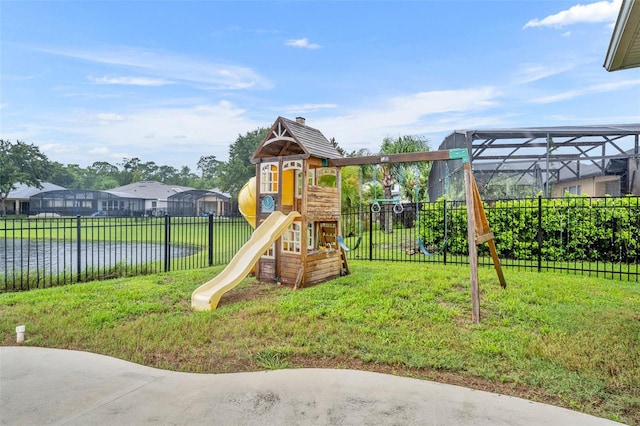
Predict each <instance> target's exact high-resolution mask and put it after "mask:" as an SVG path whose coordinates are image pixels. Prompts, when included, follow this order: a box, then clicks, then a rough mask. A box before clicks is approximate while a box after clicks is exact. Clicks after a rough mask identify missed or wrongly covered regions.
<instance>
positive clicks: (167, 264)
mask: <svg viewBox="0 0 640 426" xmlns="http://www.w3.org/2000/svg"><path fill="white" fill-rule="evenodd" d="M170 245H171V217H170V216H169V215H168V214H167V213H165V215H164V271H165V272H169V271H170V270H171V249H170Z"/></svg>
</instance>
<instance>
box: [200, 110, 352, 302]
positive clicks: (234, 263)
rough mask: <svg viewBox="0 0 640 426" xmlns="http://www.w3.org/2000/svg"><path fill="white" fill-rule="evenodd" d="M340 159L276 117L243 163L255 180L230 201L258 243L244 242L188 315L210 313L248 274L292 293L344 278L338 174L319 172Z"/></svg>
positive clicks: (320, 139)
mask: <svg viewBox="0 0 640 426" xmlns="http://www.w3.org/2000/svg"><path fill="white" fill-rule="evenodd" d="M340 157H341V156H340V154H339V153H338V151H337V150H336V149H335V147H334V146H333V145H332V144H331V142H330V141H329V140H328V139H327V138H325V137H324V136H323V135H322V133H321V132H320V131H318V130H316V129H313V128H311V127H308V126H306V124H305V121H304V119H303V118H301V117H298V118H297V119H296V121H293V120H289V119H286V118H283V117H278V119H277V120H276V122H275V123H274V124H273V126H272V127H271V129H270V130H269V132H268V134H267V136H266V137H265V139H264V140H263V141H262V143H261V144H260V145H259V146H258V148H257V149H256V151H255V153H254V154H253V156H252V158H251V162H252V163H253V164H256V176H255V178H252V179H251V180H250V181H249V182H247V183H246V184H245V185H244V187H243V188H242V190H241V191H240V193H239V195H238V205H239V207H240V212H241V213H242V214H243V216H244V217H245V219H247V221H248V222H249V223H250V224H251V225H252V226H254V227H255V228H256V231H255V232H256V233H258V232H259V233H260V234H263V237H264V238H262V239H261V240H259V241H253V238H252V240H250V241H249V242H247V243H246V244H245V246H249V247H248V248H246V249H245V247H243V248H242V249H241V250H240V252H239V253H238V254H236V256H234V258H233V259H232V260H231V262H230V263H229V265H228V266H227V268H225V270H224V271H223V273H221V274H220V275H219V276H218V277H220V276H223V275H224V276H225V277H224V278H218V277H216V278H214V279H213V280H211V281H209V282H207V283H205V284H203V285H202V286H200V287H199V288H198V289H196V291H194V292H193V294H192V297H191V300H192V303H191V305H192V306H193V307H194V308H195V309H199V310H206V309H215V308H216V306H217V303H218V301H219V299H220V296H221V295H222V294H224V292H226V291H228V290H230V289H231V288H233V287H234V286H235V285H237V284H238V283H239V282H240V281H242V279H243V278H244V277H245V276H246V275H247V274H248V273H249V272H250V270H251V268H252V267H253V268H254V272H255V276H256V278H257V279H258V280H260V281H264V282H278V283H282V284H287V285H292V286H293V287H294V288H300V287H303V286H305V285H311V284H316V283H320V282H323V281H327V280H330V279H333V278H337V277H339V276H341V275H345V274H348V273H349V266H348V264H347V259H346V254H345V253H344V251H343V250H342V249H341V247H340V246H339V244H338V241H337V239H338V235H339V233H340V212H341V207H340V167H338V166H327V165H326V164H324V163H325V162H326V161H327V160H329V159H336V158H340ZM274 217H278V218H280V220H275V219H274ZM283 218H287V219H286V223H287V226H286V227H280V226H279V225H283V224H284V222H285V220H284V219H283ZM275 224H277V225H278V226H277V227H276V226H275ZM265 228H266V229H265ZM248 263H251V265H250V266H248V265H247V264H248ZM227 269H228V270H227Z"/></svg>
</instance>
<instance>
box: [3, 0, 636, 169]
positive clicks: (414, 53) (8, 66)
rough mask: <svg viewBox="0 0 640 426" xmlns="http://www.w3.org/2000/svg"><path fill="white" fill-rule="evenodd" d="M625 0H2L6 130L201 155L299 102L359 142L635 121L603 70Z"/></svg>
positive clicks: (84, 162) (90, 145) (95, 151)
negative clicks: (519, 128) (487, 130)
mask: <svg viewBox="0 0 640 426" xmlns="http://www.w3.org/2000/svg"><path fill="white" fill-rule="evenodd" d="M619 8H620V0H612V1H609V0H605V1H599V2H589V1H584V2H583V3H580V2H579V0H576V1H562V0H554V1H515V0H514V1H479V0H476V1H409V2H401V1H393V2H391V1H335V2H327V1H323V2H313V1H277V2H274V1H256V2H249V1H234V2H222V1H124V2H116V1H73V2H71V1H46V2H35V1H6V0H0V36H1V40H0V43H1V46H0V47H1V49H0V60H1V62H0V137H1V138H3V139H9V140H12V141H13V140H16V139H19V140H23V141H25V142H28V143H33V144H35V145H37V146H39V147H40V148H41V150H42V151H43V152H44V153H45V154H47V156H48V157H49V159H51V160H54V161H59V162H61V163H64V164H70V163H77V164H80V165H81V166H83V167H85V166H88V165H90V164H92V163H93V162H95V161H108V162H110V163H112V164H118V163H121V162H122V159H123V158H125V157H126V158H132V157H138V158H140V159H141V160H142V161H144V162H146V161H155V162H156V163H157V164H167V165H172V166H174V167H180V166H182V165H187V166H189V167H191V168H192V170H193V171H195V164H196V163H197V161H198V159H199V158H200V156H203V155H215V156H216V157H217V158H218V159H220V160H226V159H227V155H228V147H229V145H230V144H231V143H233V142H234V141H235V140H236V138H237V137H238V135H244V134H245V133H246V132H248V131H252V130H255V129H256V128H258V127H269V126H270V125H271V124H272V123H273V122H274V121H275V119H276V118H277V117H278V116H284V117H288V118H292V119H293V118H295V117H296V116H303V117H305V118H306V119H307V125H309V126H311V127H315V128H317V129H319V130H320V131H322V133H323V134H324V135H325V136H326V137H327V138H332V137H335V138H336V140H337V141H338V143H339V144H340V145H341V146H342V147H344V148H345V149H346V150H348V151H351V150H357V149H360V148H368V149H370V150H373V151H375V150H376V149H377V148H378V147H379V146H380V144H381V142H382V140H383V138H385V137H387V136H391V137H396V136H401V135H420V136H423V137H426V138H428V139H429V140H430V144H431V146H432V148H434V149H435V148H437V146H438V145H439V144H440V142H441V141H442V139H443V137H444V136H446V135H447V134H449V133H450V132H451V131H453V130H456V129H493V128H504V127H538V126H556V125H593V124H620V123H632V122H636V123H637V122H640V69H632V70H625V71H618V72H613V73H608V72H607V71H605V69H604V68H603V66H602V64H603V62H604V58H605V54H606V51H607V48H608V45H609V41H610V38H611V33H612V30H613V24H614V22H615V19H616V17H617V13H618V10H619Z"/></svg>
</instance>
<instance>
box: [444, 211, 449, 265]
mask: <svg viewBox="0 0 640 426" xmlns="http://www.w3.org/2000/svg"><path fill="white" fill-rule="evenodd" d="M442 208H443V210H444V212H443V213H444V241H443V242H442V255H443V257H442V261H443V262H444V264H445V265H446V264H447V246H448V245H449V242H448V238H449V235H448V233H449V232H448V231H449V229H448V228H449V226H448V225H447V199H446V198H445V199H444V200H443V203H442Z"/></svg>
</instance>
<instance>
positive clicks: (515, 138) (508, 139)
mask: <svg viewBox="0 0 640 426" xmlns="http://www.w3.org/2000/svg"><path fill="white" fill-rule="evenodd" d="M639 139H640V123H634V124H622V125H602V126H557V127H536V128H514V129H497V130H456V131H454V132H453V133H451V134H450V135H449V136H447V137H446V138H445V139H444V141H443V142H442V144H441V145H440V147H439V148H438V149H439V150H448V149H456V148H466V149H467V150H468V151H469V154H470V159H471V165H472V168H473V172H474V175H475V178H476V182H477V184H478V189H479V191H480V194H481V196H482V198H483V199H484V200H492V199H503V198H510V199H514V198H530V197H533V196H538V195H542V196H543V197H561V196H563V195H565V194H567V193H571V194H577V195H589V196H592V197H602V196H606V195H611V196H620V195H626V194H634V195H640V170H639V169H640V149H639V145H640V144H639ZM463 181H464V179H463V171H462V162H461V161H460V160H450V161H440V162H436V163H434V164H433V166H432V168H431V172H430V175H429V199H430V200H431V201H435V200H437V199H438V198H440V197H442V196H446V197H447V198H448V199H450V200H463V199H464V184H463Z"/></svg>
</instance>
